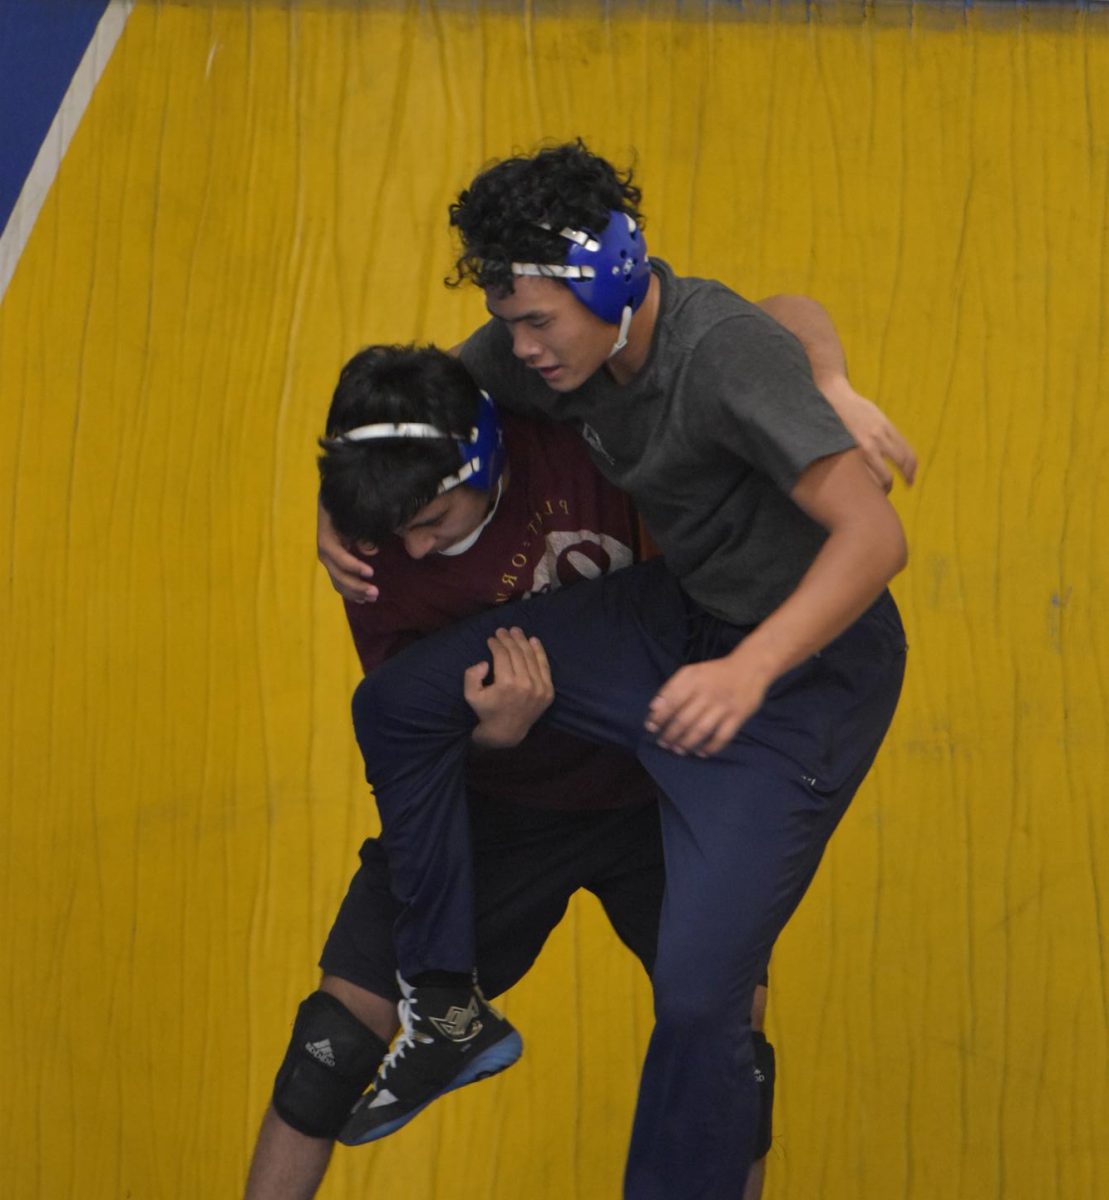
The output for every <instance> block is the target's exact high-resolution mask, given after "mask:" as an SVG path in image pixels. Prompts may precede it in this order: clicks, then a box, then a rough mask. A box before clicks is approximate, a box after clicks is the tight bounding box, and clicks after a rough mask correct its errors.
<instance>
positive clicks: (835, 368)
mask: <svg viewBox="0 0 1109 1200" xmlns="http://www.w3.org/2000/svg"><path fill="white" fill-rule="evenodd" d="M759 308H761V309H762V310H763V311H764V312H766V313H768V314H769V315H770V316H772V317H773V318H774V320H775V321H777V322H778V324H779V325H784V326H785V327H786V329H788V330H789V331H790V333H792V334H793V336H794V337H795V338H796V339H797V340H798V341H799V342H800V343H801V345H802V346H803V347H804V349H805V353H806V355H807V356H808V359H809V366H810V367H811V368H812V373H813V381H814V382H815V383H816V386H817V387H818V388H820V390H821V391H822V392H823V393H824V397H825V399H826V400H827V401H828V403H829V404H830V405H831V406H832V407H833V408H834V409H835V410H836V413H837V414H838V415H839V418H840V420H841V421H842V422H843V423H844V424H845V425H846V426H847V428H848V430H849V431H850V433H851V436H852V437H853V438H854V439H855V441H856V442H858V444H859V449H860V450H862V452H863V455H864V457H865V459H866V465H867V468H868V469H869V471H870V473H871V474H872V475H873V476H874V478H875V479H876V480H877V481H878V483H880V484H881V485H882V487H883V488H884V489H885V490H886V491H887V492H888V491H889V489H890V488H891V487H892V486H893V474H892V472H891V471H890V469H889V466H888V465H887V463H892V464H893V466H894V467H895V468H896V469H897V472H898V474H899V475H900V476H901V478H902V479H904V481H905V482H906V483H907V484H909V485H910V486H911V485H912V482H913V479H914V478H915V476H916V467H917V462H916V455H915V454H914V453H913V448H912V447H911V446H910V445H909V443H908V442H907V441H906V440H905V438H904V437H903V436H902V435H901V433H900V432H899V431H898V429H897V428H896V426H895V425H894V424H893V423H892V422H891V421H890V419H889V418H888V417H887V416H886V415H885V413H883V412H882V410H881V409H880V408H879V407H878V406H877V405H876V404H874V403H873V402H872V401H870V400H867V399H866V397H865V396H861V395H859V393H858V392H857V391H855V389H854V388H853V387H852V386H851V383H850V381H849V380H848V378H847V358H846V355H845V354H844V351H843V343H842V342H841V341H840V339H839V334H838V333H837V332H836V327H835V325H834V324H833V323H832V318H831V317H830V316H829V315H828V312H827V310H826V309H825V308H824V306H823V305H821V304H819V303H817V301H815V300H810V299H809V298H808V297H807V296H788V295H780V296H768V297H767V298H766V299H765V300H760V301H759Z"/></svg>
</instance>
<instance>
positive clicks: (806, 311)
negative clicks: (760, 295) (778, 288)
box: [758, 295, 847, 391]
mask: <svg viewBox="0 0 1109 1200" xmlns="http://www.w3.org/2000/svg"><path fill="white" fill-rule="evenodd" d="M758 303H759V307H760V308H761V309H762V310H763V311H764V312H766V313H769V315H770V316H772V317H773V318H774V320H775V321H777V322H778V324H779V325H782V326H784V327H785V328H786V329H788V330H789V331H790V333H792V334H793V336H794V337H795V338H796V339H797V340H798V341H799V342H800V343H801V346H802V347H803V349H804V351H805V355H806V357H807V358H808V360H809V366H810V368H811V369H812V374H813V381H814V382H815V383H816V386H817V387H818V388H820V389H821V391H824V390H826V386H827V385H828V384H833V385H834V384H836V383H837V382H838V381H841V380H843V381H845V380H846V379H847V356H846V354H845V353H844V349H843V343H842V342H841V341H840V338H839V334H838V333H837V332H836V327H835V325H834V324H833V323H832V318H831V317H830V316H829V315H828V310H827V309H826V308H825V307H824V306H823V305H822V304H820V303H818V302H817V301H816V300H812V299H810V298H809V297H808V296H792V295H779V296H768V297H766V299H764V300H760V301H759V302H758Z"/></svg>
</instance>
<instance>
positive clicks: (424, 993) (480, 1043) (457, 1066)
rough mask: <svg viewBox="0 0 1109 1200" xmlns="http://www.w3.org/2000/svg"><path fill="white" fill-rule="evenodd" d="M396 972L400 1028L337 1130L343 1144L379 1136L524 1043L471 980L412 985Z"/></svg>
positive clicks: (499, 1064)
mask: <svg viewBox="0 0 1109 1200" xmlns="http://www.w3.org/2000/svg"><path fill="white" fill-rule="evenodd" d="M398 979H399V981H400V987H401V993H402V995H403V997H404V998H403V999H402V1000H401V1002H400V1004H399V1006H398V1010H399V1013H400V1021H401V1030H400V1033H399V1034H397V1037H396V1039H395V1041H394V1042H393V1046H392V1048H391V1049H390V1051H389V1053H388V1054H387V1055H386V1056H385V1059H384V1061H383V1062H382V1064H381V1066H380V1067H379V1068H378V1072H377V1078H376V1079H375V1080H374V1082H373V1086H372V1087H371V1088H370V1090H369V1091H368V1092H366V1094H365V1095H364V1096H363V1097H362V1098H361V1100H359V1101H358V1103H357V1104H355V1106H354V1107H353V1108H352V1109H351V1110H350V1116H349V1117H347V1121H346V1124H345V1125H344V1126H343V1128H342V1129H341V1130H340V1132H339V1141H340V1142H342V1143H343V1144H344V1145H346V1146H361V1145H362V1144H363V1143H364V1142H372V1141H375V1140H376V1139H377V1138H383V1137H386V1136H387V1135H388V1134H390V1133H393V1132H395V1131H396V1130H398V1129H400V1127H401V1126H402V1125H407V1124H408V1122H409V1121H411V1120H412V1118H413V1117H414V1116H416V1114H417V1113H420V1112H423V1110H424V1109H425V1108H427V1106H428V1105H429V1104H430V1103H431V1102H432V1101H433V1100H435V1099H436V1098H437V1097H439V1096H442V1095H445V1094H446V1093H447V1092H453V1091H454V1090H455V1089H456V1088H460V1087H465V1086H466V1084H468V1083H476V1082H477V1081H478V1080H479V1079H484V1078H485V1077H486V1076H488V1075H495V1074H496V1073H497V1072H498V1071H503V1070H504V1069H505V1067H510V1066H511V1065H512V1064H513V1063H514V1062H515V1061H516V1060H517V1059H518V1058H519V1057H520V1054H521V1053H522V1052H523V1049H524V1044H523V1042H522V1041H521V1039H520V1035H519V1034H518V1033H517V1032H516V1030H515V1029H513V1028H512V1026H511V1025H510V1024H509V1023H508V1022H507V1021H506V1020H505V1019H504V1017H502V1016H501V1014H500V1013H499V1012H497V1010H496V1009H495V1008H493V1007H492V1005H491V1004H489V1002H488V1001H487V1000H486V999H485V997H484V996H483V995H482V994H481V991H480V989H479V988H478V986H477V984H476V983H475V984H473V985H470V986H464V987H427V986H421V987H413V986H411V985H410V984H408V983H405V981H404V980H403V979H400V977H399V976H398Z"/></svg>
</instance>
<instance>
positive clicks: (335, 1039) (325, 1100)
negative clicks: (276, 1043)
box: [273, 992, 388, 1138]
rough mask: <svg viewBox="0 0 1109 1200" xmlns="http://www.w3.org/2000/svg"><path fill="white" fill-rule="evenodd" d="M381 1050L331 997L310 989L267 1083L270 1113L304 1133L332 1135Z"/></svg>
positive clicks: (380, 1043)
mask: <svg viewBox="0 0 1109 1200" xmlns="http://www.w3.org/2000/svg"><path fill="white" fill-rule="evenodd" d="M387 1049H388V1047H387V1046H386V1045H385V1043H384V1042H383V1041H382V1040H381V1038H379V1037H378V1036H377V1034H376V1033H374V1032H373V1031H372V1030H371V1029H367V1028H366V1026H365V1025H363V1024H362V1022H361V1021H359V1020H358V1019H357V1017H355V1016H353V1015H352V1014H351V1013H350V1011H349V1010H348V1009H347V1008H346V1007H345V1006H344V1005H343V1004H341V1003H340V1002H339V1001H338V1000H336V999H335V997H334V996H332V995H329V994H328V993H327V992H313V993H312V994H311V996H309V997H308V999H307V1000H305V1001H304V1002H303V1003H302V1004H301V1006H300V1008H298V1009H297V1017H296V1021H295V1022H294V1023H293V1036H292V1038H291V1040H290V1042H289V1048H288V1050H286V1051H285V1061H284V1062H283V1063H282V1064H281V1068H280V1070H279V1071H278V1072H277V1078H276V1080H275V1081H274V1085H273V1107H274V1111H275V1112H276V1113H277V1115H278V1116H279V1117H280V1118H281V1119H282V1120H283V1121H284V1122H285V1123H286V1124H287V1125H291V1126H292V1127H293V1128H294V1129H295V1130H296V1131H297V1132H298V1133H303V1134H305V1135H306V1136H307V1137H330V1138H333V1137H335V1136H336V1135H337V1134H338V1132H339V1130H340V1129H341V1128H342V1127H343V1122H344V1121H346V1119H347V1115H348V1114H349V1113H350V1109H351V1106H352V1105H353V1104H354V1102H355V1100H357V1099H358V1097H359V1096H361V1095H362V1093H363V1092H364V1091H365V1090H366V1088H367V1087H369V1085H370V1081H371V1080H372V1079H373V1077H374V1075H375V1074H376V1073H377V1068H378V1065H379V1064H380V1062H381V1060H382V1058H383V1057H384V1056H385V1051H386V1050H387Z"/></svg>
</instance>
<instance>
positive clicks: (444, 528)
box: [397, 485, 489, 558]
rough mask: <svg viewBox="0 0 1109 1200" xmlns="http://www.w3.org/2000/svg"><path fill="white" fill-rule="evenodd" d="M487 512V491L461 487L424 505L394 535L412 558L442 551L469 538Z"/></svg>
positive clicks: (452, 489)
mask: <svg viewBox="0 0 1109 1200" xmlns="http://www.w3.org/2000/svg"><path fill="white" fill-rule="evenodd" d="M488 513H489V493H488V492H479V491H477V490H476V489H475V488H471V487H466V486H464V485H463V486H460V487H455V488H451V490H450V491H449V492H444V493H443V494H442V495H441V496H436V497H435V499H434V500H432V501H431V503H430V504H425V505H424V506H423V508H421V509H420V511H419V512H418V513H416V515H415V516H414V517H413V518H412V520H411V521H409V522H408V523H407V524H406V525H404V526H402V527H401V528H400V529H398V530H397V537H399V538H400V539H401V540H402V541H403V542H404V548H405V550H406V551H407V552H408V554H409V555H410V557H412V558H424V557H426V556H427V555H428V554H442V553H443V551H444V550H449V549H450V547H451V546H454V545H456V544H457V543H458V542H461V541H462V540H463V539H464V538H466V537H469V535H470V534H471V533H473V532H474V530H475V529H477V527H478V526H479V525H480V524H481V523H482V521H484V520H485V518H486V516H487V515H488Z"/></svg>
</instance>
